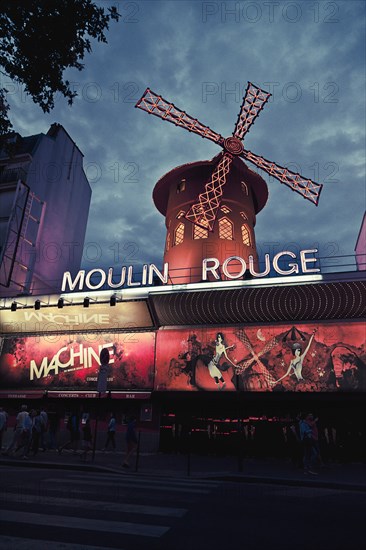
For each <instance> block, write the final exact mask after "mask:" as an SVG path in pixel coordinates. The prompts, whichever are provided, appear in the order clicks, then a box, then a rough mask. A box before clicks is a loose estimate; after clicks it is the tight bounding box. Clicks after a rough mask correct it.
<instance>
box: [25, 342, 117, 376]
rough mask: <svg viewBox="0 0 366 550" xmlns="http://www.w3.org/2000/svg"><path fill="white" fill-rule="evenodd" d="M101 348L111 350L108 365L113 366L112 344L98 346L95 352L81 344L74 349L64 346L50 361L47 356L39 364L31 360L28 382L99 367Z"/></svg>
mask: <svg viewBox="0 0 366 550" xmlns="http://www.w3.org/2000/svg"><path fill="white" fill-rule="evenodd" d="M102 348H108V349H109V348H112V349H109V353H110V361H109V363H110V364H113V363H114V358H113V343H108V344H99V346H98V349H97V350H95V349H94V348H93V347H91V346H84V345H83V344H79V345H77V346H75V347H71V346H70V347H69V346H64V347H62V348H61V349H59V350H58V352H57V353H55V355H54V356H53V357H52V359H49V358H48V357H47V356H45V357H43V359H42V360H41V362H40V364H37V362H36V361H35V360H34V359H31V361H30V369H29V378H30V380H34V379H39V378H45V377H46V376H48V375H50V374H53V375H57V374H59V372H60V370H61V371H62V372H70V371H73V370H80V369H90V368H91V367H94V366H96V365H100V359H99V355H100V352H101V350H102Z"/></svg>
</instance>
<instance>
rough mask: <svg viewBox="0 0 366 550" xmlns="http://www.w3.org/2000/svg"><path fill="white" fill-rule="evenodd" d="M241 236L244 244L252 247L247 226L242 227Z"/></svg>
mask: <svg viewBox="0 0 366 550" xmlns="http://www.w3.org/2000/svg"><path fill="white" fill-rule="evenodd" d="M241 236H242V238H243V243H244V244H246V245H247V246H252V243H251V240H250V233H249V229H248V227H247V226H246V225H242V226H241Z"/></svg>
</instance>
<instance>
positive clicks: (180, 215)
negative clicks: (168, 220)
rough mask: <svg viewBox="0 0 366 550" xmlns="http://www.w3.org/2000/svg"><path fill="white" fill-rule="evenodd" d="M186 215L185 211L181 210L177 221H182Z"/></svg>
mask: <svg viewBox="0 0 366 550" xmlns="http://www.w3.org/2000/svg"><path fill="white" fill-rule="evenodd" d="M184 214H185V212H184V210H180V211H179V212H178V214H177V220H180V219H181V218H183V216H184Z"/></svg>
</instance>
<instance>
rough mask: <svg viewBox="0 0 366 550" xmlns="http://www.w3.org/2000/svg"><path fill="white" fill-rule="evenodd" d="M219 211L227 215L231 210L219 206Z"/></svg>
mask: <svg viewBox="0 0 366 550" xmlns="http://www.w3.org/2000/svg"><path fill="white" fill-rule="evenodd" d="M221 211H222V212H223V213H224V214H228V213H229V212H231V209H230V208H229V207H228V206H225V205H223V206H221Z"/></svg>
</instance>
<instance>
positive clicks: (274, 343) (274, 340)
mask: <svg viewBox="0 0 366 550" xmlns="http://www.w3.org/2000/svg"><path fill="white" fill-rule="evenodd" d="M277 344H278V340H277V338H276V337H274V338H272V340H270V341H269V342H267V344H266V345H265V346H264V348H263V349H262V351H260V352H259V353H258V357H262V355H264V354H265V353H267V352H269V351H271V349H273V348H274V347H276V346H277Z"/></svg>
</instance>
